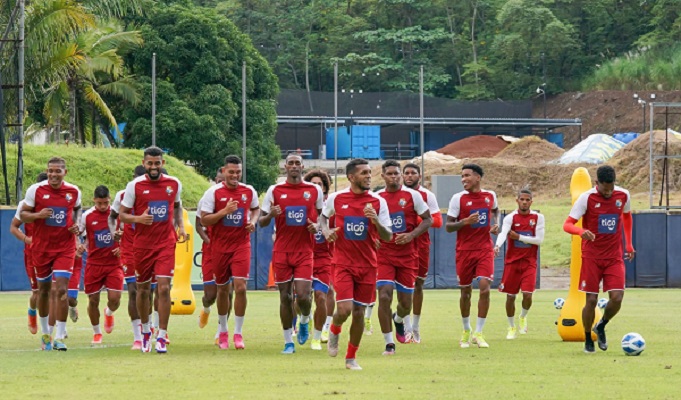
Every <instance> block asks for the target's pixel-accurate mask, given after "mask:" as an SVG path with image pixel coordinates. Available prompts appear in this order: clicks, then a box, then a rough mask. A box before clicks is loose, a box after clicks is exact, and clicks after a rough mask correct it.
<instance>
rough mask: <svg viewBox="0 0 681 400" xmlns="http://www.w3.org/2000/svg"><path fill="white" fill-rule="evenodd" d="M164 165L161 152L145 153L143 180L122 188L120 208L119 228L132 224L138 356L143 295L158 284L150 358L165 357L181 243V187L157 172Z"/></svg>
mask: <svg viewBox="0 0 681 400" xmlns="http://www.w3.org/2000/svg"><path fill="white" fill-rule="evenodd" d="M164 164H165V160H164V159H163V150H161V149H160V148H158V147H153V146H152V147H147V148H146V149H145V150H144V158H143V160H142V165H143V166H144V169H145V170H146V174H145V175H143V176H140V177H139V178H137V179H135V180H133V181H132V182H130V183H128V185H127V186H126V188H125V195H124V196H123V201H122V202H121V208H120V220H121V222H122V223H123V224H135V236H134V239H133V249H132V250H133V259H134V260H133V263H134V265H135V275H136V277H137V311H138V312H139V315H140V319H141V321H142V352H143V353H149V352H151V330H150V327H149V310H150V306H151V305H150V301H149V294H150V290H151V280H152V277H154V276H156V280H157V282H158V303H159V304H158V313H159V330H158V334H157V338H156V352H157V353H166V352H167V351H168V349H167V347H166V346H167V341H166V332H167V329H168V319H169V317H170V281H171V279H172V278H173V273H174V271H175V243H176V242H177V241H180V242H183V241H185V240H186V234H185V231H184V221H183V219H182V202H181V197H180V196H181V193H182V184H181V183H180V181H179V180H178V179H177V178H175V177H173V176H170V175H166V174H163V173H162V172H161V167H162V166H163V165H164ZM171 216H172V218H171ZM176 229H177V233H176V231H175V230H176Z"/></svg>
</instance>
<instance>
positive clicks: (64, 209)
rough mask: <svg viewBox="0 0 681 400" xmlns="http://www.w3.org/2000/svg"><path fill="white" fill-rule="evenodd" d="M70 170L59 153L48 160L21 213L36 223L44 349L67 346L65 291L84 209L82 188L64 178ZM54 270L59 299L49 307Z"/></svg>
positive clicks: (34, 254) (34, 250)
mask: <svg viewBox="0 0 681 400" xmlns="http://www.w3.org/2000/svg"><path fill="white" fill-rule="evenodd" d="M67 173H68V170H67V169H66V161H65V160H64V159H63V158H60V157H52V158H51V159H50V160H49V161H48V162H47V180H46V181H43V182H40V183H36V184H33V185H31V187H29V188H28V190H27V191H26V198H25V199H24V205H23V206H22V208H21V214H20V215H21V220H22V221H23V222H24V223H25V224H31V223H33V224H34V227H33V237H32V239H33V240H32V244H31V247H32V257H33V259H32V261H33V266H34V268H35V273H36V279H37V281H38V291H39V296H40V297H39V299H38V314H39V322H40V328H41V331H42V337H41V341H42V348H43V350H52V348H54V349H55V350H62V351H66V350H67V347H66V344H64V336H65V335H66V317H67V314H68V303H67V301H66V294H67V290H68V289H67V288H68V284H69V278H70V277H71V273H72V271H73V261H74V258H75V255H76V246H75V245H74V235H77V234H78V224H76V222H75V221H77V220H78V219H79V218H80V213H81V208H80V200H81V195H80V189H78V187H77V186H75V185H72V184H70V183H68V182H66V181H64V176H66V174H67ZM53 274H54V276H55V278H56V282H55V284H56V287H57V298H58V299H59V301H58V303H57V306H56V307H55V308H54V309H52V310H50V307H49V297H50V289H51V287H52V275H53ZM62 299H63V300H62ZM50 312H52V313H54V315H55V317H56V321H57V323H56V325H57V332H56V334H55V338H54V343H52V338H51V337H50V333H49V327H48V318H49V314H50Z"/></svg>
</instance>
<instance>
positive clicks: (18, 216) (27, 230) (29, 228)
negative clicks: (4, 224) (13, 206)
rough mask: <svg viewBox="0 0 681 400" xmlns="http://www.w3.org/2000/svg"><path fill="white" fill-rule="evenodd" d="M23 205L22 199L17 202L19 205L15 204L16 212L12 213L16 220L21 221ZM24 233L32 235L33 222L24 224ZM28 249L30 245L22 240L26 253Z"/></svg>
mask: <svg viewBox="0 0 681 400" xmlns="http://www.w3.org/2000/svg"><path fill="white" fill-rule="evenodd" d="M23 207H24V201H23V200H21V201H20V202H19V205H18V206H17V212H16V213H15V214H14V219H16V220H17V221H20V222H22V221H21V209H22V208H23ZM22 223H23V222H22ZM24 235H26V236H28V237H33V224H24ZM30 249H31V246H30V245H29V244H28V243H26V242H24V253H26V254H28V252H29V251H30Z"/></svg>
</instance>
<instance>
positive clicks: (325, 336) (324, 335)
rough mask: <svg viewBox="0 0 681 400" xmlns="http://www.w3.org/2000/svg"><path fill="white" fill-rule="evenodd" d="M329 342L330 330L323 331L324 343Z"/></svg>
mask: <svg viewBox="0 0 681 400" xmlns="http://www.w3.org/2000/svg"><path fill="white" fill-rule="evenodd" d="M328 341H329V330H328V329H322V343H326V342H328Z"/></svg>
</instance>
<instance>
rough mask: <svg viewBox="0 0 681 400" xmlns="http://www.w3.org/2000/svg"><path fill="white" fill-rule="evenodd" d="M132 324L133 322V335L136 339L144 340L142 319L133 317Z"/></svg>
mask: <svg viewBox="0 0 681 400" xmlns="http://www.w3.org/2000/svg"><path fill="white" fill-rule="evenodd" d="M130 324H132V336H133V338H134V340H135V341H138V340H142V320H140V319H133V320H132V321H130Z"/></svg>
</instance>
